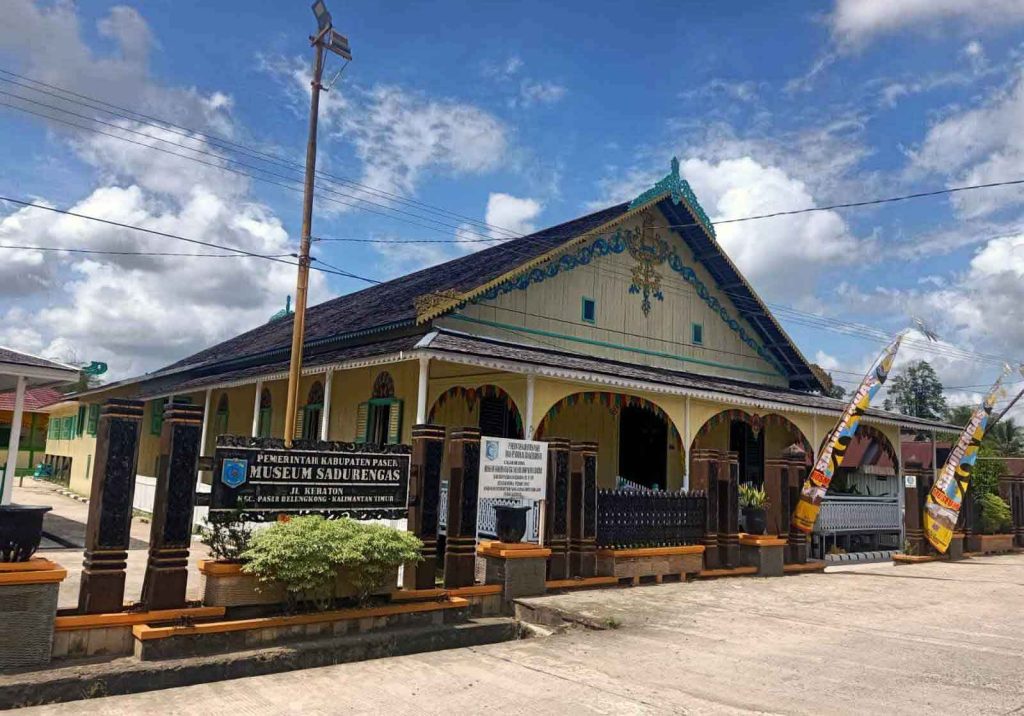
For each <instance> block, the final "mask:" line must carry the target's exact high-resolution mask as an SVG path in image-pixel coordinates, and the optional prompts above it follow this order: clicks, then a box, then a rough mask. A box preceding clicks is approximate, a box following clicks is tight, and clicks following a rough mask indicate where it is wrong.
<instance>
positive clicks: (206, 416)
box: [196, 388, 213, 484]
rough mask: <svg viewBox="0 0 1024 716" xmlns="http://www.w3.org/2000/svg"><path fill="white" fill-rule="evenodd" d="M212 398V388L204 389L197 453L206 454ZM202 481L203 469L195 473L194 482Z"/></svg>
mask: <svg viewBox="0 0 1024 716" xmlns="http://www.w3.org/2000/svg"><path fill="white" fill-rule="evenodd" d="M211 400H213V388H208V389H207V390H206V402H205V403H204V405H203V430H202V433H201V435H200V437H199V454H200V456H204V455H206V438H207V436H208V435H209V434H210V401H211ZM202 481H203V471H202V470H200V471H199V472H198V473H196V484H199V483H201V482H202Z"/></svg>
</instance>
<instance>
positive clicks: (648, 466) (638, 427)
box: [619, 405, 668, 490]
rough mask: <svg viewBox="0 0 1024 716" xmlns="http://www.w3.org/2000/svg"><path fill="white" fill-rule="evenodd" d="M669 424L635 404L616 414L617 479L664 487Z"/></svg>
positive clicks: (655, 487) (656, 487) (652, 486)
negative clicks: (617, 435) (617, 430)
mask: <svg viewBox="0 0 1024 716" xmlns="http://www.w3.org/2000/svg"><path fill="white" fill-rule="evenodd" d="M667 446H668V424H667V423H666V422H665V419H664V418H662V417H661V416H659V415H656V414H655V413H653V412H652V411H650V410H645V409H644V408H643V407H640V406H637V405H627V406H624V407H623V408H622V412H620V413H619V476H620V477H624V478H625V479H627V480H629V481H630V482H635V483H637V484H638V485H643V486H644V487H650V488H653V489H661V490H664V489H665V487H666V472H665V470H666V462H667V460H666V450H667Z"/></svg>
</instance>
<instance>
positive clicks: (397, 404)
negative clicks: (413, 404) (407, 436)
mask: <svg viewBox="0 0 1024 716" xmlns="http://www.w3.org/2000/svg"><path fill="white" fill-rule="evenodd" d="M401 441H402V401H401V400H397V399H396V400H392V401H391V413H390V414H389V415H388V442H389V443H390V444H392V445H394V444H395V443H399V442H401Z"/></svg>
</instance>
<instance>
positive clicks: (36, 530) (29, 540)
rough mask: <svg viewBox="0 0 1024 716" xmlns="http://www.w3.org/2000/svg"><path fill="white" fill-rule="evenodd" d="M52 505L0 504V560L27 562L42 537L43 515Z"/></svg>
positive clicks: (37, 547)
mask: <svg viewBox="0 0 1024 716" xmlns="http://www.w3.org/2000/svg"><path fill="white" fill-rule="evenodd" d="M52 509H53V508H52V507H42V506H39V505H3V506H0V562H27V561H29V560H30V559H31V558H32V555H33V554H35V553H36V550H37V549H39V542H40V541H42V539H43V515H45V514H46V513H47V512H49V511H50V510H52Z"/></svg>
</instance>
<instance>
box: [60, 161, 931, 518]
mask: <svg viewBox="0 0 1024 716" xmlns="http://www.w3.org/2000/svg"><path fill="white" fill-rule="evenodd" d="M750 230H755V229H753V228H751V229H750ZM306 326H307V328H306V344H305V359H304V364H303V368H302V383H301V388H300V396H301V398H300V406H301V410H300V419H299V426H298V430H297V434H298V436H300V437H307V438H325V439H331V440H344V441H380V442H395V441H402V442H407V441H409V439H410V433H411V428H412V425H414V424H417V423H426V422H431V423H436V424H440V425H444V426H447V427H448V428H449V429H452V428H458V427H461V426H467V425H469V426H479V427H480V428H481V429H482V431H483V432H484V434H486V435H499V436H501V435H503V436H526V437H537V438H547V437H563V438H569V439H571V440H580V441H582V440H587V441H594V442H597V443H598V445H599V448H598V451H599V452H598V480H599V485H600V486H601V487H613V486H614V485H615V484H616V482H617V478H623V479H626V480H629V481H631V482H634V483H638V484H641V485H646V486H651V487H654V486H657V487H658V488H662V489H664V488H668V489H673V490H674V489H679V488H685V487H692V486H694V485H693V484H691V479H690V478H691V473H692V472H693V470H692V467H693V465H694V464H695V460H694V456H695V455H700V454H704V453H708V452H709V451H710V452H711V453H716V454H726V453H734V456H733V459H734V460H735V461H736V462H737V463H738V469H739V473H740V474H739V481H740V482H748V481H749V482H755V483H760V482H762V481H764V480H765V479H766V477H767V478H770V477H771V475H770V473H772V471H773V470H775V469H777V468H778V466H779V465H780V464H783V463H784V462H785V461H790V462H792V461H793V460H794V459H798V460H800V461H803V462H804V463H806V462H809V461H810V459H811V455H812V454H813V452H814V448H816V447H817V446H818V445H820V443H821V441H822V440H823V439H824V437H825V436H826V434H827V432H828V431H829V430H830V429H831V428H832V426H833V424H834V423H835V420H836V419H837V417H838V416H839V414H840V411H841V410H842V409H843V408H844V407H845V403H844V401H841V400H835V399H832V398H829V397H825V396H824V395H822V392H823V387H822V382H821V381H822V380H823V379H825V378H824V376H823V375H822V374H821V372H820V370H819V369H817V367H816V366H813V365H811V364H810V363H809V362H808V361H807V360H806V358H805V357H804V355H803V353H801V351H800V349H799V348H798V347H797V346H796V345H795V344H794V343H793V341H792V340H791V339H790V337H789V336H788V335H787V334H786V332H785V331H784V330H783V328H782V327H781V326H780V325H779V323H778V322H777V321H776V320H775V318H774V317H773V315H772V313H771V311H770V310H769V309H768V307H767V306H766V305H765V303H764V302H763V301H762V300H761V299H760V297H759V296H758V295H757V293H756V292H755V290H754V288H753V287H752V286H751V285H750V284H749V283H748V281H747V280H746V279H745V278H744V277H743V276H742V275H741V274H740V272H739V270H738V269H737V268H736V266H735V265H734V264H733V262H732V261H731V260H730V258H729V257H728V256H727V255H726V254H725V252H724V251H723V250H722V248H721V246H720V245H719V244H718V242H717V240H716V238H715V232H714V227H713V226H712V225H711V223H710V222H709V220H708V218H707V216H706V215H705V213H704V211H703V210H702V209H701V207H700V204H699V203H698V202H697V199H696V197H695V196H694V194H693V192H692V191H691V189H690V187H689V185H688V184H687V182H686V181H684V180H683V179H682V178H681V177H680V176H679V170H678V162H676V161H673V163H672V170H671V172H670V173H669V174H668V175H667V176H666V177H665V178H664V179H662V180H661V181H660V182H658V183H657V185H655V186H654V187H652V188H651V189H650V190H648V191H646V192H644V193H643V194H642V195H641V196H639V197H637V198H636V199H635V200H633V201H631V202H628V203H623V204H619V205H616V206H612V207H609V208H607V209H604V210H601V211H597V212H595V213H592V214H589V215H587V216H583V217H581V218H578V219H575V220H573V221H569V222H566V223H563V224H560V225H557V226H553V227H551V228H548V229H545V230H543V231H539V232H537V233H535V234H532V235H529V236H526V237H522V238H519V239H515V240H512V241H508V242H507V243H504V244H501V245H498V246H494V247H491V248H487V249H485V250H482V251H480V252H478V253H474V254H471V255H468V256H465V257H462V258H458V259H455V260H452V261H449V262H447V263H444V264H441V265H438V266H434V267H432V268H428V269H424V270H422V271H418V272H416V273H412V274H409V275H407V276H403V277H401V278H397V279H395V280H392V281H389V282H387V283H384V284H381V285H377V286H373V287H371V288H367V289H365V290H362V291H358V292H356V293H352V294H348V295H345V296H341V297H339V298H335V299H333V300H330V301H327V302H325V303H322V304H320V305H317V306H314V307H312V308H310V309H309V310H308V313H307V319H306ZM291 334H292V319H291V317H289V316H284V317H281V318H278V319H276V320H273V321H271V322H269V323H267V324H266V325H262V326H259V327H258V328H255V329H253V330H250V331H248V332H246V333H243V334H241V335H239V336H236V337H234V338H232V339H230V340H227V341H224V342H223V343H220V344H218V345H215V346H212V347H210V348H207V349H206V350H203V351H200V352H199V353H196V354H195V355H191V356H188V357H186V358H183V359H181V360H179V361H177V362H175V363H173V364H171V365H168V366H166V367H165V368H162V369H161V370H158V371H155V372H153V373H150V374H146V375H143V376H139V377H137V378H132V379H130V380H125V381H121V382H119V383H114V384H110V385H107V386H104V387H102V388H100V389H96V390H92V391H89V392H86V393H83V394H81V395H80V396H79V398H80V400H81V401H83V402H84V403H87V404H89V403H93V404H95V403H97V402H99V401H102V400H104V399H105V398H109V397H134V398H139V399H142V400H145V401H146V413H145V418H144V420H145V424H144V430H143V433H144V435H143V442H142V447H141V451H140V459H139V472H140V473H141V474H143V475H152V474H153V471H154V469H155V465H156V461H157V443H158V435H159V432H160V421H161V415H162V409H163V406H164V404H165V403H166V401H168V400H170V399H171V398H173V399H175V400H188V401H192V402H193V403H195V404H199V405H203V406H204V414H205V423H204V434H205V438H204V439H205V451H206V453H207V454H212V450H213V447H214V443H215V438H216V436H217V435H218V434H221V433H236V434H243V435H249V434H251V435H254V436H255V435H263V436H279V437H280V436H283V431H284V412H285V406H284V403H285V395H286V377H287V361H288V355H289V346H290V340H291ZM69 412H70V409H69ZM864 424H865V425H866V426H868V427H869V428H870V430H871V435H872V436H873V438H874V439H877V440H878V441H880V442H883V443H885V448H884V449H885V451H886V452H887V453H888V454H898V450H896V449H893V446H898V445H899V431H900V428H905V429H912V430H932V429H943V428H946V427H947V426H944V425H938V424H932V423H929V422H928V421H923V420H918V419H915V418H910V417H907V416H903V415H899V414H894V413H887V412H884V411H880V410H871V411H870V412H869V413H868V414H867V416H866V417H865V420H864ZM86 433H87V431H86ZM80 439H83V440H88V439H89V437H88V435H87V434H85V435H83V436H82V437H81V438H80ZM65 449H68V450H72V449H77V448H75V446H74V445H68V446H67V447H66V448H65ZM48 452H52V450H51V448H49V447H48ZM86 452H87V451H86ZM794 456H797V457H796V458H794ZM780 461H782V462H780ZM895 470H896V472H897V473H898V466H895ZM88 479H89V476H88V475H87V474H86V471H85V470H84V466H83V467H82V468H78V469H75V470H73V478H72V482H71V486H72V488H73V489H76V490H79V491H82V492H84V491H86V490H87V489H88ZM205 479H206V480H207V481H208V480H209V476H205ZM776 509H781V506H780V505H776ZM776 517H777V519H779V520H781V519H782V517H781V514H779V515H777V516H776Z"/></svg>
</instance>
